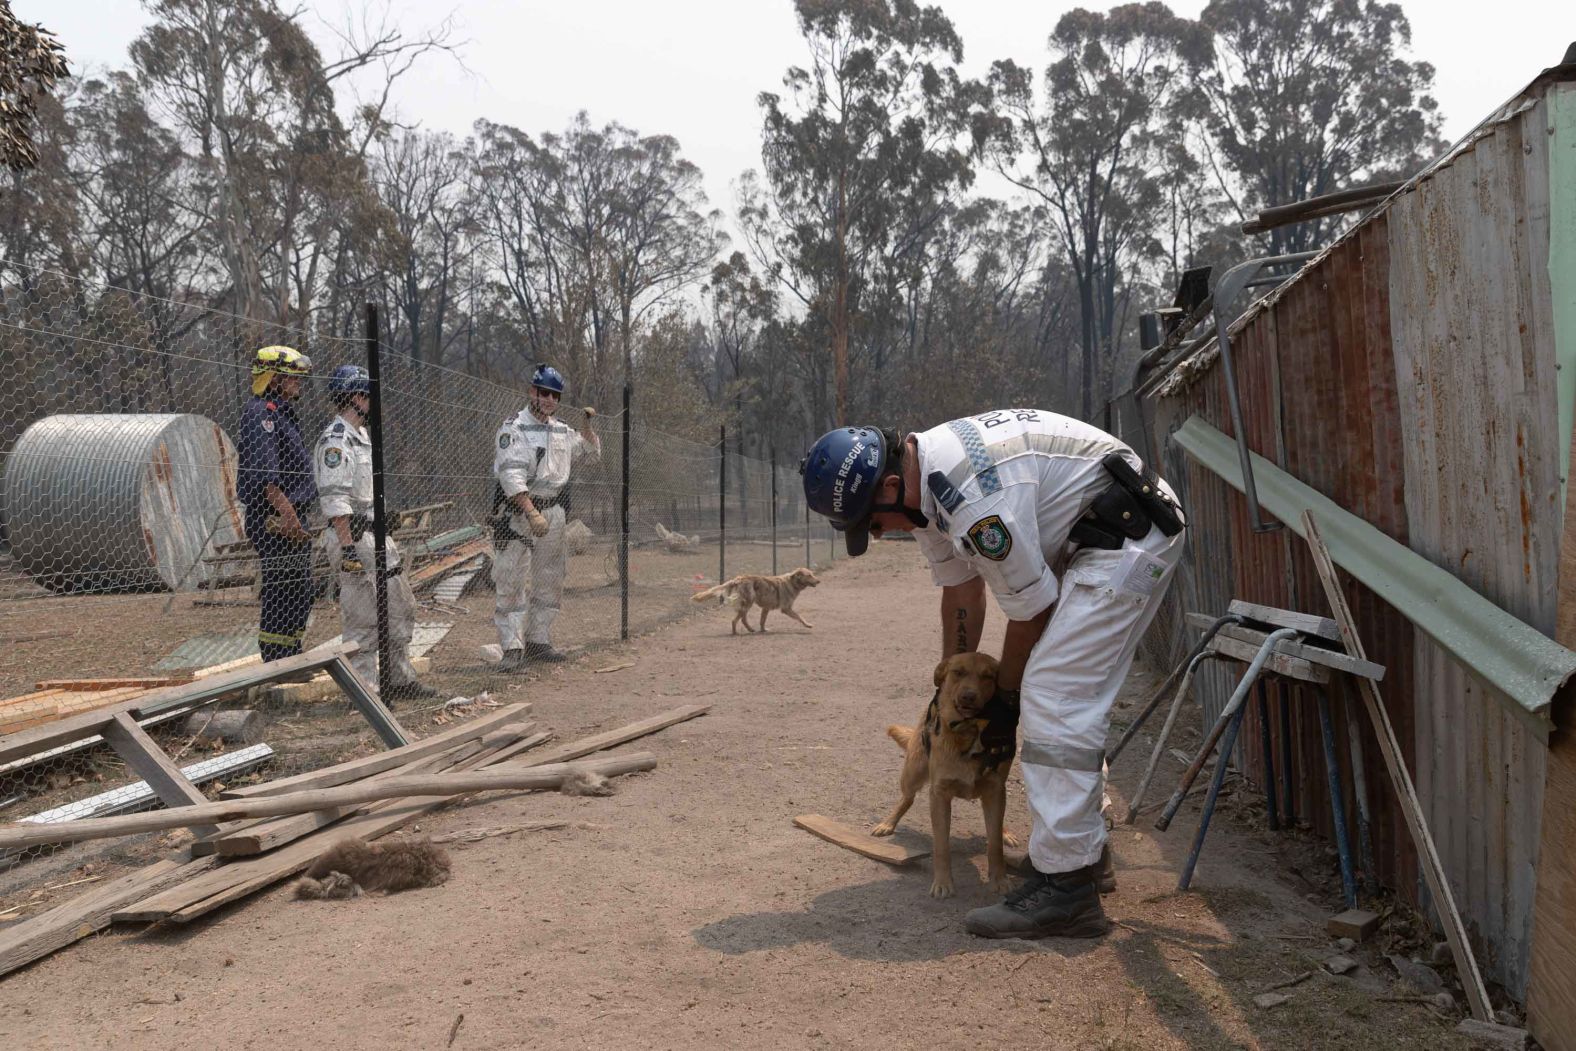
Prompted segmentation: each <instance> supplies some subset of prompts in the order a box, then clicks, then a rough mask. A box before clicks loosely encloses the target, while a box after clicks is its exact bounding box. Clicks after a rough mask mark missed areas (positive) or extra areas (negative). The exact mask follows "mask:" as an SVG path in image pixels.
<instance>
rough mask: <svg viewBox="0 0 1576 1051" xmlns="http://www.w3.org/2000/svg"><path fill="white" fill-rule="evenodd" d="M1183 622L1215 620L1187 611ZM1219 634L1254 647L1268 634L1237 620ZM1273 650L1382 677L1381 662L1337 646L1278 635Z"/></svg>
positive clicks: (1197, 623)
mask: <svg viewBox="0 0 1576 1051" xmlns="http://www.w3.org/2000/svg"><path fill="white" fill-rule="evenodd" d="M1187 622H1188V626H1189V627H1192V628H1200V629H1207V628H1209V627H1210V626H1211V625H1213V624H1214V623H1215V618H1214V617H1209V616H1205V615H1204V614H1202V613H1189V614H1188V615H1187ZM1220 634H1222V635H1225V636H1226V637H1227V638H1232V639H1236V640H1237V641H1238V642H1246V643H1247V644H1248V645H1250V646H1255V647H1257V646H1262V645H1264V640H1265V639H1267V638H1269V634H1268V633H1267V632H1262V631H1254V630H1253V629H1252V628H1244V627H1242V626H1240V625H1237V624H1223V625H1221V628H1220ZM1275 652H1276V653H1284V654H1285V655H1286V656H1288V657H1297V658H1299V659H1301V660H1305V661H1307V662H1309V663H1310V664H1322V665H1324V666H1325V667H1326V668H1334V669H1335V670H1336V671H1344V672H1347V673H1349V674H1351V675H1360V676H1362V677H1363V678H1365V679H1373V680H1374V681H1375V682H1381V681H1383V679H1384V665H1383V664H1375V663H1374V662H1373V661H1360V660H1358V659H1357V658H1356V657H1353V656H1350V655H1348V654H1346V653H1342V652H1340V651H1338V650H1327V649H1323V648H1322V647H1319V646H1308V645H1304V644H1303V643H1300V642H1293V641H1292V640H1291V639H1282V640H1281V641H1280V642H1278V643H1276V645H1275Z"/></svg>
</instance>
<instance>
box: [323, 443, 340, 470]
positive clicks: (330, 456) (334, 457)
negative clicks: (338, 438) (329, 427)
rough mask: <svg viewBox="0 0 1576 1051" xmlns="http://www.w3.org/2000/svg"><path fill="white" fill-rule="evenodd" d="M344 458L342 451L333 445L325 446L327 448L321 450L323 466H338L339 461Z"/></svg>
mask: <svg viewBox="0 0 1576 1051" xmlns="http://www.w3.org/2000/svg"><path fill="white" fill-rule="evenodd" d="M344 458H345V454H344V453H342V452H341V451H340V450H338V449H335V448H333V447H330V448H327V449H324V450H323V466H324V467H338V466H339V463H340V461H341V460H343V459H344Z"/></svg>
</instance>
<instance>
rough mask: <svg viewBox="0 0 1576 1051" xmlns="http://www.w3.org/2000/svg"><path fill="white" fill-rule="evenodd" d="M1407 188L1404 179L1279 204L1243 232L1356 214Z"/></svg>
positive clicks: (1255, 231) (1262, 212) (1263, 231)
mask: <svg viewBox="0 0 1576 1051" xmlns="http://www.w3.org/2000/svg"><path fill="white" fill-rule="evenodd" d="M1405 185H1406V182H1405V180H1402V181H1400V182H1381V183H1376V184H1374V185H1373V186H1356V187H1353V188H1351V189H1347V190H1336V191H1335V192H1334V193H1326V194H1321V195H1320V196H1318V197H1309V198H1307V199H1305V200H1301V201H1293V202H1292V203H1290V204H1281V205H1276V206H1275V207H1274V208H1265V209H1263V210H1261V211H1260V212H1259V214H1258V216H1257V217H1256V218H1253V219H1250V220H1248V221H1247V222H1245V223H1243V224H1242V232H1243V233H1245V234H1262V233H1265V232H1266V231H1269V230H1273V229H1275V228H1276V227H1280V226H1290V225H1291V224H1292V223H1305V222H1309V221H1311V220H1313V219H1323V218H1325V217H1326V216H1331V215H1340V214H1341V213H1343V212H1352V211H1356V210H1357V209H1359V208H1364V207H1367V206H1368V205H1370V204H1377V203H1378V202H1380V201H1382V200H1384V199H1385V198H1386V197H1389V196H1390V195H1391V194H1393V193H1395V191H1397V190H1399V189H1400V188H1401V187H1403V186H1405Z"/></svg>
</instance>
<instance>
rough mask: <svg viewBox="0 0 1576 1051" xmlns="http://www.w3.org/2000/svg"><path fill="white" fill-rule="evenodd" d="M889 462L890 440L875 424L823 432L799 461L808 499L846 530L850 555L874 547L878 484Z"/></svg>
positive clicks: (841, 530) (858, 553)
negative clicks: (872, 535)
mask: <svg viewBox="0 0 1576 1051" xmlns="http://www.w3.org/2000/svg"><path fill="white" fill-rule="evenodd" d="M886 462H887V448H886V439H885V438H883V437H882V435H881V432H880V431H879V430H877V429H876V428H874V427H840V428H838V429H837V430H835V431H831V432H828V433H827V434H825V435H822V437H821V439H820V441H818V442H816V443H815V444H814V445H813V446H811V447H810V451H809V453H807V454H806V455H805V458H804V460H803V461H801V463H800V464H799V472H800V474H802V475H803V476H804V498H805V500H806V502H808V504H809V505H810V510H812V511H814V512H816V513H817V514H820V515H824V516H826V518H827V519H828V520H829V521H830V522H831V523H832V528H833V529H836V530H837V531H838V532H840V533H842V534H843V542H844V544H845V545H846V546H847V548H848V553H849V555H851V556H854V557H858V556H859V555H862V554H864V553H865V549H866V548H867V547H869V546H870V515H871V512H872V510H873V509H874V507H875V497H876V483H877V482H878V481H879V480H880V478H881V472H882V471H883V470H884V469H885V467H886Z"/></svg>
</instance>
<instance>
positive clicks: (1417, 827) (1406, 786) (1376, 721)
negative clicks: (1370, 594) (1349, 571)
mask: <svg viewBox="0 0 1576 1051" xmlns="http://www.w3.org/2000/svg"><path fill="white" fill-rule="evenodd" d="M1302 527H1303V537H1304V539H1306V540H1307V542H1308V550H1309V553H1310V554H1312V556H1313V565H1314V568H1315V569H1317V570H1318V571H1319V580H1320V581H1321V582H1322V583H1323V584H1324V597H1325V599H1326V600H1327V601H1328V602H1329V603H1330V610H1331V611H1332V612H1333V613H1334V614H1335V619H1336V622H1337V624H1338V625H1339V631H1340V641H1341V643H1342V644H1343V645H1345V647H1346V651H1347V652H1348V653H1350V654H1351V655H1352V656H1354V657H1356V658H1358V659H1359V660H1366V659H1367V657H1368V655H1367V654H1366V653H1365V652H1364V651H1363V640H1362V639H1361V638H1360V637H1359V636H1358V634H1357V622H1356V621H1355V620H1354V619H1353V618H1352V611H1351V608H1350V607H1349V606H1347V604H1346V593H1345V592H1344V591H1342V590H1341V580H1340V577H1339V576H1338V575H1337V573H1336V569H1335V562H1334V561H1333V560H1332V559H1331V558H1330V551H1329V548H1327V547H1325V546H1324V536H1323V534H1321V533H1320V532H1319V525H1318V523H1317V522H1316V521H1315V520H1314V517H1313V512H1312V511H1304V512H1303V513H1302ZM1356 681H1357V692H1358V695H1359V696H1360V697H1362V699H1363V707H1365V708H1366V709H1367V710H1368V718H1369V721H1371V722H1372V723H1373V728H1374V736H1375V737H1377V738H1378V739H1379V751H1380V752H1381V753H1383V755H1384V761H1385V768H1386V769H1387V770H1388V771H1389V774H1390V782H1391V784H1392V785H1393V786H1394V788H1395V794H1396V799H1397V800H1398V801H1399V802H1400V805H1401V814H1402V816H1403V817H1405V818H1406V827H1407V830H1408V831H1410V832H1411V834H1412V843H1413V845H1414V846H1415V847H1416V848H1417V859H1418V862H1419V865H1420V867H1421V868H1422V870H1423V879H1424V880H1425V881H1426V882H1427V884H1428V890H1429V893H1430V894H1432V895H1433V898H1434V908H1435V909H1436V910H1437V911H1438V912H1439V918H1440V920H1441V921H1442V922H1443V924H1444V928H1445V940H1446V941H1447V942H1449V943H1450V953H1451V956H1452V957H1453V958H1454V959H1455V964H1456V976H1457V977H1458V978H1459V979H1460V980H1461V985H1462V988H1463V989H1465V990H1466V994H1467V1004H1468V1005H1469V1006H1470V1007H1471V1009H1472V1017H1474V1018H1476V1019H1478V1020H1479V1021H1486V1022H1492V1021H1493V1020H1494V1008H1493V1006H1492V1005H1490V1003H1489V1000H1488V990H1487V989H1486V988H1484V986H1483V974H1482V972H1481V971H1479V970H1478V963H1477V957H1475V956H1473V955H1472V946H1471V944H1470V943H1469V942H1468V941H1467V931H1466V927H1465V926H1463V925H1462V923H1461V913H1460V912H1459V911H1457V909H1456V898H1455V894H1454V893H1453V892H1452V891H1451V889H1450V881H1449V880H1448V879H1447V878H1446V877H1445V867H1444V865H1443V864H1441V863H1440V861H1439V852H1438V850H1437V849H1436V848H1435V847H1434V837H1433V836H1432V835H1431V834H1430V833H1429V831H1428V823H1427V822H1426V821H1425V820H1424V819H1423V806H1422V804H1421V803H1419V802H1418V799H1417V789H1416V787H1415V786H1414V785H1413V784H1412V774H1411V772H1410V771H1409V770H1407V768H1406V759H1405V757H1404V756H1403V754H1402V752H1401V745H1400V742H1399V741H1397V740H1396V737H1395V728H1394V727H1393V726H1392V725H1391V724H1390V715H1389V713H1388V712H1387V711H1385V707H1384V700H1383V699H1382V698H1381V697H1380V696H1379V687H1378V685H1377V684H1376V683H1375V682H1374V681H1373V680H1372V679H1363V678H1358V679H1357V680H1356Z"/></svg>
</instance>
